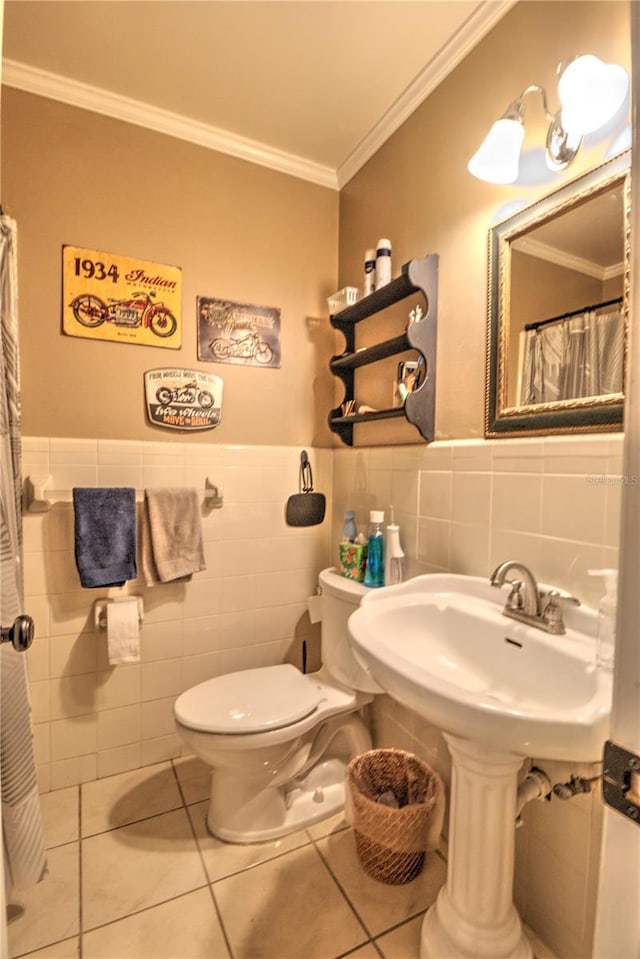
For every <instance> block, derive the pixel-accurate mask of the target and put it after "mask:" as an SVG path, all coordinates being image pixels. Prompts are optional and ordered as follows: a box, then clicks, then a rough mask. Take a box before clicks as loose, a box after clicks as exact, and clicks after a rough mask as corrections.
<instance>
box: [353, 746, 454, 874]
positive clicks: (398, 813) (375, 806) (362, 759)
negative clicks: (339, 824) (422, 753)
mask: <svg viewBox="0 0 640 959" xmlns="http://www.w3.org/2000/svg"><path fill="white" fill-rule="evenodd" d="M346 781H347V788H348V790H349V801H350V804H351V820H352V824H353V829H354V833H355V839H356V849H357V852H358V856H359V858H360V862H361V863H362V867H363V869H364V870H365V872H366V873H368V875H369V876H371V877H372V878H373V879H377V880H379V881H380V882H386V883H389V884H391V885H401V884H402V883H405V882H411V880H412V879H415V878H416V876H418V875H419V874H420V872H421V871H422V868H423V866H424V860H425V852H426V847H427V834H428V831H429V826H430V824H431V821H432V817H435V816H437V815H439V814H440V812H441V807H440V804H441V801H442V796H443V786H442V781H441V779H440V777H439V776H438V774H437V773H436V772H434V770H433V769H431V768H430V767H429V766H427V764H426V763H423V762H421V760H419V759H418V758H417V756H414V755H413V753H408V752H405V751H404V750H402V749H372V750H371V751H370V752H366V753H362V754H361V755H360V756H356V757H355V759H352V760H351V762H350V763H349V765H348V766H347V771H346Z"/></svg>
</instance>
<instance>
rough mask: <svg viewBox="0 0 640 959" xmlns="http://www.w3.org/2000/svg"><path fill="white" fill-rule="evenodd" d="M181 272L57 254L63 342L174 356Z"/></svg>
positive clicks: (77, 251) (73, 249)
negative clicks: (102, 343) (70, 339)
mask: <svg viewBox="0 0 640 959" xmlns="http://www.w3.org/2000/svg"><path fill="white" fill-rule="evenodd" d="M181 309H182V272H181V270H180V268H179V267H177V266H164V265H163V264H161V263H151V262H150V261H148V260H138V259H135V258H133V257H129V256H120V255H118V254H116V253H101V252H100V251H99V250H84V249H81V248H80V247H77V246H63V248H62V329H63V331H64V332H65V333H66V334H67V335H68V336H82V337H86V338H89V339H94V340H96V339H97V340H112V341H115V342H118V343H134V344H137V345H143V346H163V347H165V348H166V349H171V350H178V349H180V344H181V340H182V316H181Z"/></svg>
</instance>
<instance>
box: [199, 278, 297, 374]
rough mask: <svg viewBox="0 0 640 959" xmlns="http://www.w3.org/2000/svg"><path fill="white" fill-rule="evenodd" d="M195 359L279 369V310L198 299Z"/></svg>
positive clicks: (206, 298)
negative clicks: (196, 354)
mask: <svg viewBox="0 0 640 959" xmlns="http://www.w3.org/2000/svg"><path fill="white" fill-rule="evenodd" d="M198 359H199V360H207V361H208V362H209V363H236V364H240V365H241V366H271V367H276V368H279V367H280V310H278V309H275V308H274V307H271V306H250V305H248V304H246V303H232V302H231V301H230V300H214V299H211V298H210V297H208V296H199V297H198Z"/></svg>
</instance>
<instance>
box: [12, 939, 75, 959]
mask: <svg viewBox="0 0 640 959" xmlns="http://www.w3.org/2000/svg"><path fill="white" fill-rule="evenodd" d="M74 939H79V936H76V935H73V936H65V937H64V939H56V941H55V942H49V943H47V945H45V946H36V948H35V949H28V950H27V952H18V953H16V954H15V956H12V957H11V959H29V957H31V956H33V954H34V952H35V953H38V952H40V951H41V950H43V949H53V947H54V946H60V945H62V943H63V942H73V940H74Z"/></svg>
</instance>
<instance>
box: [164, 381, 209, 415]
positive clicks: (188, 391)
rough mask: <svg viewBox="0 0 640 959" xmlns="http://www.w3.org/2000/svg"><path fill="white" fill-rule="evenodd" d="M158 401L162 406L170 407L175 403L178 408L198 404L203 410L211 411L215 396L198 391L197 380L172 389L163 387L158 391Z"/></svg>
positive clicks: (207, 392)
mask: <svg viewBox="0 0 640 959" xmlns="http://www.w3.org/2000/svg"><path fill="white" fill-rule="evenodd" d="M156 399H157V400H158V403H160V405H161V406H169V404H170V403H175V404H176V405H177V406H193V405H194V404H195V403H198V405H199V406H201V407H202V409H203V410H210V409H211V407H212V406H213V395H212V394H211V393H210V392H209V391H208V390H198V384H197V383H196V381H195V380H191V381H190V382H189V383H185V384H184V386H176V387H174V388H171V389H170V388H169V387H168V386H161V387H160V389H158V390H156Z"/></svg>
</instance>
